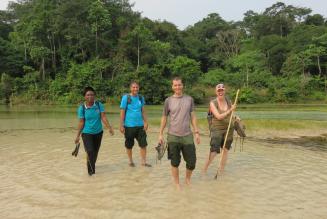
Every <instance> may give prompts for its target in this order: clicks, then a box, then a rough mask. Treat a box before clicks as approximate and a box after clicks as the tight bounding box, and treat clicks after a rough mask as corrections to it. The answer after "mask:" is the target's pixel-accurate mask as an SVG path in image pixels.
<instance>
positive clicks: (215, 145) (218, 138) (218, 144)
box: [210, 132, 233, 154]
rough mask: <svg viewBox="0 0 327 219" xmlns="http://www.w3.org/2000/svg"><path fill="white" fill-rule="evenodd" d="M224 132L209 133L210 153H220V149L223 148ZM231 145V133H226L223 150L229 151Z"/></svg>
mask: <svg viewBox="0 0 327 219" xmlns="http://www.w3.org/2000/svg"><path fill="white" fill-rule="evenodd" d="M225 135H226V132H214V133H211V140H210V146H211V147H210V152H217V153H218V154H219V153H220V148H221V149H222V148H223V146H224V141H225ZM232 143H233V132H230V133H228V138H227V141H226V146H225V148H226V149H227V150H230V149H231V147H232Z"/></svg>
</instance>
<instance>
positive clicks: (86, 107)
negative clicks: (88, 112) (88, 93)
mask: <svg viewBox="0 0 327 219" xmlns="http://www.w3.org/2000/svg"><path fill="white" fill-rule="evenodd" d="M84 106H85V109H90V108H92V107H94V106H95V101H94V102H93V105H92V106H91V107H88V106H87V105H86V102H84Z"/></svg>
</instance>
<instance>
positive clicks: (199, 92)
mask: <svg viewBox="0 0 327 219" xmlns="http://www.w3.org/2000/svg"><path fill="white" fill-rule="evenodd" d="M326 45H327V20H326V18H325V17H324V16H323V15H321V14H313V13H312V10H311V9H310V8H306V7H301V6H293V5H287V4H285V3H283V2H276V3H274V4H273V5H271V6H270V7H268V8H266V9H265V10H263V11H261V12H255V11H252V10H249V11H247V12H246V13H245V14H244V16H243V19H242V20H240V21H232V22H229V21H226V20H224V19H223V18H222V17H221V16H220V15H219V14H217V13H211V14H208V15H207V16H206V17H204V18H203V19H202V20H200V21H198V22H196V23H195V24H194V25H190V26H189V27H187V28H185V29H184V30H180V29H178V28H177V27H176V25H174V24H173V23H170V22H168V21H157V20H151V19H149V18H146V17H142V15H141V13H140V12H138V11H135V10H133V4H132V2H131V1H128V0H127V1H120V0H101V1H98V0H78V1H76V0H72V1H63V2H62V1H59V0H53V1H43V0H33V1H18V2H13V1H12V2H10V3H9V5H8V8H7V10H1V11H0V51H1V52H0V102H3V103H10V104H13V105H17V104H76V103H78V102H80V101H81V100H82V99H81V91H82V90H83V88H84V87H86V86H92V87H94V88H95V90H96V91H97V96H98V97H100V99H101V100H102V101H103V102H106V103H118V102H119V99H120V98H119V97H120V96H121V95H122V94H124V93H126V92H128V85H129V83H130V82H131V81H132V80H137V81H138V82H139V84H140V93H141V94H143V95H144V97H145V99H146V102H147V103H148V104H155V105H156V104H162V103H163V101H164V99H165V98H166V97H167V96H168V95H169V94H170V91H171V85H170V79H171V78H172V77H174V76H179V77H181V78H182V79H183V82H184V85H185V92H186V93H187V94H189V95H191V96H192V97H193V98H194V100H195V103H197V104H205V103H207V102H208V100H209V99H210V97H212V96H214V86H215V85H216V84H217V83H221V82H223V83H224V84H225V85H226V86H227V89H228V93H229V94H230V97H231V98H232V99H233V95H235V91H236V90H237V89H238V88H239V89H241V93H240V97H239V101H240V103H242V104H254V103H314V102H317V103H327V49H326Z"/></svg>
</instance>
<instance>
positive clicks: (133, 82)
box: [129, 81, 140, 87]
mask: <svg viewBox="0 0 327 219" xmlns="http://www.w3.org/2000/svg"><path fill="white" fill-rule="evenodd" d="M133 84H137V86H140V85H139V83H138V82H137V81H131V83H129V87H131V86H132V85H133Z"/></svg>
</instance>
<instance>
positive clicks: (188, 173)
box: [185, 168, 193, 185]
mask: <svg viewBox="0 0 327 219" xmlns="http://www.w3.org/2000/svg"><path fill="white" fill-rule="evenodd" d="M192 172H193V170H189V169H187V168H186V177H185V184H186V185H191V176H192Z"/></svg>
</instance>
